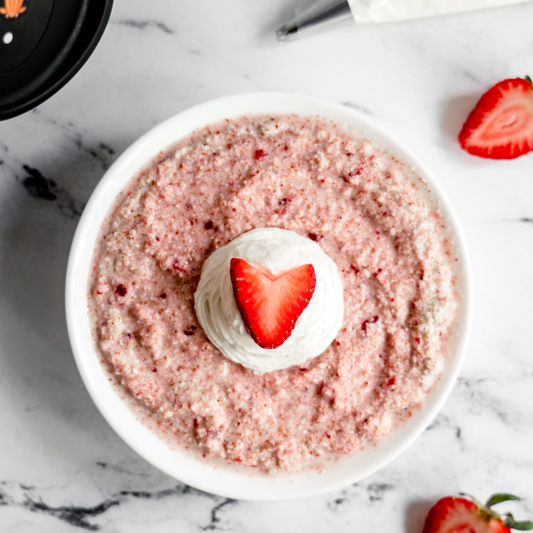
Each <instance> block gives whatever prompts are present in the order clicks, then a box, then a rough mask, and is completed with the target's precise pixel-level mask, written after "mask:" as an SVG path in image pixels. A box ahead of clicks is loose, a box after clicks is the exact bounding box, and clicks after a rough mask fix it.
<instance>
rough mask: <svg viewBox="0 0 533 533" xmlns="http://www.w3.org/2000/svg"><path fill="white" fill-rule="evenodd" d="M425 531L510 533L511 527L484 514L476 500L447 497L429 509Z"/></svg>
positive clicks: (428, 532) (427, 532) (441, 532)
mask: <svg viewBox="0 0 533 533" xmlns="http://www.w3.org/2000/svg"><path fill="white" fill-rule="evenodd" d="M423 533H510V529H509V528H508V527H506V526H505V525H504V524H503V523H502V521H501V520H500V519H498V518H491V517H487V516H483V513H482V512H481V511H480V509H479V508H478V506H477V505H476V504H475V503H474V502H472V501H470V500H467V499H465V498H453V497H447V498H442V499H441V500H439V501H438V502H437V503H436V504H435V506H434V507H433V508H432V509H431V510H430V511H429V513H428V516H427V518H426V522H425V524H424V530H423Z"/></svg>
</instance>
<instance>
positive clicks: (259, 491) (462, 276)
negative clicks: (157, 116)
mask: <svg viewBox="0 0 533 533" xmlns="http://www.w3.org/2000/svg"><path fill="white" fill-rule="evenodd" d="M286 113H294V114H298V115H304V116H311V115H312V116H316V115H319V116H321V117H324V118H327V119H332V120H334V121H336V122H338V123H341V124H343V125H344V126H345V127H346V128H348V129H352V130H354V131H355V132H356V133H358V134H359V135H362V136H364V137H366V138H368V139H369V140H371V141H372V142H373V143H374V144H375V145H377V146H378V147H379V148H382V149H385V150H386V151H388V152H390V153H392V154H394V155H395V156H396V157H397V158H398V159H400V160H401V161H403V162H405V163H406V165H405V166H406V168H410V167H412V168H413V169H414V171H415V172H416V174H418V176H420V177H421V178H422V179H423V180H424V181H425V182H426V183H427V185H428V186H429V192H428V193H427V194H428V199H429V200H430V201H431V202H435V201H436V202H438V204H439V207H440V211H441V214H442V215H443V216H444V218H445V219H446V220H447V223H448V227H449V232H450V237H451V241H452V244H453V246H454V247H455V250H454V252H455V254H456V255H457V257H458V262H457V263H456V267H457V268H456V272H455V275H456V278H457V288H458V290H459V293H460V294H461V300H460V302H459V309H458V313H457V317H456V325H455V334H454V335H453V338H452V339H451V341H450V343H449V351H448V354H447V359H446V362H445V366H444V370H443V372H442V376H441V378H440V380H439V381H438V382H437V384H436V385H435V387H434V388H433V389H432V390H431V392H430V393H429V395H428V396H427V399H426V401H425V403H424V406H423V408H422V409H420V410H418V411H416V412H414V413H413V416H412V417H411V418H410V419H409V420H408V421H407V422H406V423H405V425H403V426H400V427H397V428H395V429H393V430H392V431H391V432H390V433H389V434H388V435H387V436H386V437H385V438H383V439H382V440H380V441H379V443H378V444H377V445H376V446H368V447H367V448H365V449H363V450H361V451H360V452H358V453H356V454H355V455H353V456H352V457H347V458H345V459H342V460H341V461H339V463H338V464H334V465H332V466H330V467H328V468H327V469H325V470H324V471H322V472H318V471H304V472H300V473H296V474H293V475H282V476H264V475H253V474H251V473H250V472H249V471H248V470H246V469H244V468H243V469H242V470H238V469H225V468H222V467H219V468H214V467H213V466H212V465H210V464H209V463H205V462H202V461H201V460H198V459H196V458H195V457H193V456H191V455H189V454H185V453H183V452H181V451H180V450H179V449H173V448H172V447H171V446H170V445H169V444H168V443H167V442H165V441H164V440H163V439H161V438H160V437H158V436H157V434H156V433H155V432H154V431H152V430H151V429H150V428H149V427H147V426H146V425H145V424H144V423H143V422H141V421H140V419H139V415H138V413H137V414H136V413H135V412H134V410H132V409H131V407H130V405H128V402H127V401H125V399H124V394H120V393H119V392H117V389H116V388H115V386H114V385H112V383H111V382H110V381H109V376H108V375H107V373H106V371H105V370H104V368H103V366H102V364H101V362H100V359H101V358H100V356H99V354H98V352H97V350H96V346H95V342H94V340H93V338H92V336H91V331H92V326H91V321H90V318H89V314H88V307H87V295H88V279H89V274H90V267H91V260H92V255H93V250H94V247H95V243H96V240H97V236H98V233H99V230H100V227H101V225H102V223H103V221H104V218H105V217H106V215H107V214H108V212H109V210H110V209H111V207H112V205H113V202H114V200H115V197H116V196H117V194H118V193H119V192H120V191H121V190H122V189H124V187H125V186H126V185H127V183H128V182H129V180H130V179H131V178H132V177H133V176H134V175H135V174H136V173H137V172H138V171H139V169H141V168H142V167H144V166H145V165H147V164H148V163H149V162H150V161H151V160H152V159H153V158H154V157H155V156H156V155H158V154H159V153H160V152H161V151H164V150H165V149H167V148H169V147H170V146H171V145H173V144H175V143H176V142H177V141H178V140H180V139H181V138H183V137H185V136H188V135H189V134H190V133H191V132H192V131H193V130H195V129H198V128H201V127H203V126H206V125H208V124H211V123H214V122H217V121H220V120H223V119H225V118H232V117H239V116H242V115H245V114H286ZM470 287H471V283H470V281H469V269H468V263H467V256H466V251H465V246H464V241H463V237H462V235H461V231H460V229H459V227H458V225H457V221H456V218H455V215H454V214H453V212H452V210H451V208H450V206H449V204H448V202H447V200H446V198H445V197H444V195H443V194H442V192H441V190H440V187H439V185H438V183H437V182H436V180H435V179H434V178H433V177H432V175H431V174H430V173H429V172H428V171H427V170H426V168H425V167H424V166H423V164H422V163H421V162H420V161H419V160H418V158H417V157H415V156H414V155H413V154H412V153H411V152H410V151H409V150H408V149H407V148H405V147H404V146H403V145H401V144H400V143H399V142H398V141H397V140H395V139H394V138H393V137H391V136H390V135H389V134H388V133H387V132H386V131H384V130H383V129H381V128H380V127H378V126H376V125H375V124H374V123H372V122H371V121H370V120H369V119H368V118H366V117H364V116H362V115H361V114H359V113H357V112H355V111H353V110H351V109H348V108H346V107H343V106H340V105H337V104H332V103H329V102H324V101H321V100H317V99H314V98H309V97H304V96H297V95H291V94H283V93H249V94H241V95H235V96H229V97H224V98H220V99H217V100H212V101H210V102H206V103H204V104H201V105H198V106H195V107H193V108H191V109H188V110H187V111H184V112H182V113H180V114H178V115H176V116H174V117H172V118H170V119H169V120H167V121H166V122H163V123H162V124H160V125H159V126H156V127H155V128H154V129H152V130H151V131H149V132H148V133H146V134H145V135H144V136H143V137H141V138H140V139H139V140H138V141H136V142H135V143H134V144H133V145H131V146H130V147H129V148H128V149H127V150H126V151H125V152H124V153H123V154H122V155H121V156H120V157H119V158H118V159H117V160H116V162H115V163H114V164H113V166H112V167H111V168H110V169H109V170H108V171H107V172H106V174H105V176H104V177H103V178H102V180H101V181H100V183H99V184H98V186H97V187H96V189H95V191H94V193H93V195H92V196H91V198H90V200H89V203H88V204H87V207H86V208H85V210H84V212H83V216H82V217H81V220H80V222H79V225H78V228H77V231H76V235H75V237H74V242H73V244H72V249H71V252H70V257H69V263H68V271H67V281H66V313H67V323H68V331H69V336H70V341H71V344H72V349H73V352H74V356H75V358H76V362H77V364H78V368H79V370H80V373H81V376H82V378H83V381H84V382H85V386H86V387H87V389H88V391H89V393H90V395H91V397H92V398H93V400H94V402H95V403H96V406H97V407H98V409H100V411H101V413H102V414H103V416H104V417H105V418H106V420H107V421H108V422H109V424H110V425H111V426H112V427H113V429H114V430H115V431H116V432H117V433H118V434H119V435H120V436H121V437H122V439H124V441H125V442H126V443H127V444H129V445H130V446H131V447H132V448H133V449H134V450H135V451H136V452H137V453H139V454H140V455H141V456H142V457H144V458H145V459H146V460H147V461H149V462H150V463H152V464H153V465H154V466H156V467H157V468H159V469H160V470H162V471H163V472H166V473H167V474H168V475H170V476H172V477H174V478H176V479H178V480H180V481H182V482H184V483H187V484H188V485H191V486H193V487H196V488H198V489H201V490H204V491H207V492H211V493H214V494H219V495H222V496H227V497H231V498H239V499H248V500H283V499H290V498H301V497H306V496H313V495H316V494H321V493H325V492H329V491H332V490H335V489H339V488H342V487H345V486H347V485H349V484H351V483H355V482H356V481H358V480H360V479H362V478H364V477H365V476H368V475H369V474H371V473H372V472H375V471H376V470H378V469H379V468H381V467H383V466H384V465H386V464H387V463H389V462H390V461H392V460H393V459H394V458H395V457H396V456H397V455H398V454H400V453H401V452H402V451H403V450H404V449H405V448H407V446H409V445H410V444H411V443H412V442H413V441H414V440H415V439H416V437H418V435H420V433H421V432H422V431H423V430H424V429H425V428H426V427H427V426H428V424H429V423H430V422H431V420H432V419H433V418H434V417H435V415H436V414H437V412H438V411H439V409H440V407H441V406H442V404H443V403H444V401H445V399H446V397H447V396H448V394H449V392H450V390H451V389H452V387H453V384H454V382H455V379H456V377H457V375H458V372H459V369H460V365H461V362H462V359H463V357H464V354H465V346H466V337H467V332H468V329H469V324H470V314H471V289H470Z"/></svg>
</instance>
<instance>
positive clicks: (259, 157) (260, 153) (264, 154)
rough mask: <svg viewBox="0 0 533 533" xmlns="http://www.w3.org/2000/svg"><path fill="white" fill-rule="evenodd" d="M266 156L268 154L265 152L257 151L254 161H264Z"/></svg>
mask: <svg viewBox="0 0 533 533" xmlns="http://www.w3.org/2000/svg"><path fill="white" fill-rule="evenodd" d="M266 155H267V153H266V152H265V151H264V150H256V151H255V152H254V159H263V157H266Z"/></svg>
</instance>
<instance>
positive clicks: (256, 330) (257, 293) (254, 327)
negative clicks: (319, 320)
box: [230, 258, 316, 349]
mask: <svg viewBox="0 0 533 533" xmlns="http://www.w3.org/2000/svg"><path fill="white" fill-rule="evenodd" d="M230 275H231V283H232V284H233V294H234V296H235V301H236V302H237V306H238V307H239V311H240V312H241V316H242V319H243V321H244V323H245V324H246V328H247V329H248V332H249V333H250V336H251V337H252V339H253V340H254V341H255V342H256V344H258V345H259V346H261V348H268V349H274V348H278V347H279V346H281V345H282V344H283V343H284V342H285V341H286V340H287V339H288V338H289V337H290V335H291V333H292V330H293V329H294V326H295V325H296V321H297V320H298V317H299V316H300V315H301V314H302V312H303V310H304V309H305V308H306V307H307V306H308V305H309V302H310V301H311V297H312V296H313V293H314V292H315V287H316V276H315V269H314V268H313V265H311V264H309V265H302V266H300V267H298V268H295V269H293V270H290V271H288V272H285V273H283V274H280V275H278V276H274V275H273V274H272V273H271V272H269V271H268V270H267V269H265V268H262V269H259V268H256V267H254V266H253V265H250V264H249V263H247V262H246V261H245V260H244V259H238V258H233V259H232V260H231V264H230Z"/></svg>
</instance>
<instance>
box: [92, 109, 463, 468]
mask: <svg viewBox="0 0 533 533" xmlns="http://www.w3.org/2000/svg"><path fill="white" fill-rule="evenodd" d="M409 172H410V171H408V170H406V169H404V168H403V166H402V165H401V164H400V163H398V162H397V161H396V160H395V159H394V158H393V157H391V156H390V155H387V154H385V153H383V152H380V151H379V150H378V149H377V148H376V147H374V146H373V145H372V144H371V143H370V142H369V141H367V140H365V139H361V138H358V137H356V136H353V135H352V134H349V133H348V132H346V131H344V130H343V129H342V128H341V127H340V126H338V125H335V124H333V123H331V122H326V121H323V120H321V119H318V118H303V117H296V116H275V117H262V116H259V117H257V116H256V117H243V118H240V119H237V120H226V121H224V122H222V123H218V124H215V125H213V126H210V127H207V128H204V129H202V130H200V131H197V132H194V133H193V134H192V135H191V136H190V137H189V138H187V139H184V140H182V141H181V142H180V143H179V144H177V145H176V146H175V147H174V148H173V149H172V150H171V151H169V152H167V153H165V154H164V155H162V156H161V157H160V158H159V159H158V160H157V161H156V162H155V163H154V164H152V165H151V166H150V167H148V168H147V169H145V170H144V171H142V172H141V173H140V174H139V175H138V176H136V177H135V178H134V179H133V180H132V182H131V183H130V184H129V186H128V187H127V188H126V190H125V191H123V192H122V193H121V194H120V196H119V197H118V198H117V201H116V203H115V206H114V208H113V209H112V212H111V213H110V215H109V216H108V218H107V219H106V222H105V224H104V226H103V228H102V230H101V234H100V237H99V241H98V244H97V247H96V250H95V254H94V260H93V267H92V274H91V279H90V288H89V290H90V292H89V306H90V310H91V316H92V318H93V321H94V336H95V339H96V342H97V345H98V348H99V350H100V352H101V354H102V356H103V359H104V360H105V364H106V366H107V368H108V369H109V372H110V373H112V374H113V375H114V376H115V378H116V381H117V383H118V384H119V385H120V386H121V387H122V388H123V389H125V390H126V391H127V392H128V394H129V396H131V397H132V398H135V399H136V403H137V404H138V405H139V406H140V409H142V410H143V412H145V413H148V414H149V416H150V417H151V419H152V420H155V422H156V424H157V426H158V427H159V428H160V429H161V432H162V434H164V435H166V436H168V437H170V438H171V440H172V442H175V443H176V444H177V445H178V446H180V447H181V448H184V449H188V450H189V451H191V452H194V453H196V454H199V455H201V456H203V457H205V458H207V459H209V460H212V461H213V464H216V462H219V463H220V462H221V461H222V462H224V463H231V464H239V465H242V466H244V467H249V468H254V469H255V470H254V471H261V472H266V473H268V472H280V471H295V470H299V469H302V468H308V467H318V468H320V467H322V466H323V465H324V464H325V463H326V462H327V461H329V460H335V459H338V458H340V457H342V456H345V455H347V454H350V453H353V452H356V450H357V449H360V448H361V447H362V446H363V445H365V444H367V443H373V442H376V441H377V440H378V439H380V438H381V437H383V436H384V435H386V434H387V433H388V432H389V431H390V430H391V429H392V428H393V427H394V426H395V425H397V424H399V423H401V422H402V421H404V420H406V419H407V418H408V417H409V416H411V413H412V410H413V409H416V408H417V407H419V406H420V405H421V404H422V403H423V401H424V399H425V397H426V395H427V393H428V392H429V390H430V389H431V388H432V386H433V385H434V384H435V382H436V381H437V380H438V379H439V375H440V372H441V368H442V366H443V362H444V358H445V352H446V343H447V339H448V336H449V330H450V328H451V325H452V322H453V319H454V313H455V309H456V299H457V297H456V294H455V289H454V283H455V282H454V276H453V274H452V268H451V263H452V261H453V258H452V257H451V250H450V244H449V242H448V241H447V238H446V233H445V230H446V228H445V227H444V226H445V225H444V222H443V220H442V218H441V216H440V215H439V212H438V210H437V208H436V207H435V206H431V205H430V203H429V201H428V200H426V197H425V196H424V194H423V193H424V189H425V184H424V183H423V182H422V181H421V180H416V179H415V180H414V179H413V178H412V176H410V175H409ZM408 175H409V176H408ZM243 243H245V244H246V246H247V247H248V248H246V249H245V248H243ZM308 243H309V244H310V245H311V246H307V244H308ZM224 250H225V251H224ZM247 254H248V255H247ZM298 254H300V255H298ZM208 258H211V259H209V260H208ZM237 258H238V259H237ZM204 266H205V268H204ZM246 276H249V278H247V277H246ZM265 276H266V277H265ZM284 276H285V277H284ZM267 278H268V279H267ZM213 280H214V281H213ZM279 280H281V281H279ZM284 280H285V281H284ZM232 284H233V285H232ZM254 284H255V285H254ZM261 284H263V285H261ZM264 284H266V285H264ZM271 284H272V285H271ZM250 287H252V289H250ZM254 287H258V288H256V289H254ZM265 287H266V288H265ZM271 287H275V288H276V289H275V290H271ZM295 287H296V288H295ZM254 291H255V292H254ZM258 291H263V292H262V293H261V294H262V295H263V296H261V298H258V299H261V300H264V299H269V298H277V301H276V302H274V303H272V302H267V303H268V305H269V306H267V307H266V308H265V309H268V313H269V315H268V317H267V318H268V320H267V321H266V322H268V328H270V329H269V331H270V330H272V331H273V332H274V333H272V334H271V335H270V336H268V335H263V333H265V331H264V330H265V328H266V327H267V326H265V323H266V322H265V320H263V321H261V317H258V316H257V314H258V313H259V314H260V312H258V311H257V306H256V305H255V304H256V303H257V302H254V301H252V302H251V303H250V299H251V300H253V299H254V294H256V293H257V294H258ZM295 291H296V292H298V291H300V292H299V293H298V294H296V293H295ZM293 293H295V294H293ZM195 295H196V296H195ZM243 295H244V296H243ZM280 295H281V296H280ZM291 298H293V299H294V300H295V302H296V303H295V304H294V305H293V304H292V303H291V301H289V300H290V299H291ZM195 299H196V302H195ZM271 304H272V305H271ZM195 306H196V307H195ZM289 306H292V307H294V308H295V309H296V311H297V313H296V311H294V313H295V314H294V315H291V314H290V313H292V312H293V309H292V307H291V309H289V311H290V312H289V311H287V307H289ZM272 309H275V313H273V312H272ZM287 316H288V317H289V318H287ZM206 317H207V318H206ZM273 317H274V318H273ZM278 317H282V318H278ZM263 318H264V317H263ZM277 320H287V322H289V321H290V322H291V325H290V327H286V326H285V324H283V325H282V327H281V329H283V337H280V338H278V337H277V331H276V326H277V324H276V323H275V322H276V321H277ZM272 322H274V324H272ZM202 326H203V327H202ZM269 331H267V332H266V333H268V334H270V333H269ZM210 339H211V340H210ZM262 339H265V340H262ZM308 339H312V340H311V341H309V340H308ZM306 342H307V344H306ZM291 343H292V344H291ZM321 343H322V344H321ZM246 347H249V348H246ZM314 349H316V350H317V351H313V350H314ZM269 350H271V351H269ZM294 353H297V357H296V359H291V357H292V356H293V354H294ZM232 354H237V355H235V357H233V356H232ZM275 358H277V359H278V362H276V363H271V361H272V360H274V359H275Z"/></svg>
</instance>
